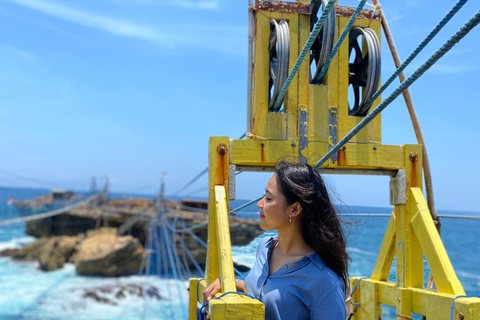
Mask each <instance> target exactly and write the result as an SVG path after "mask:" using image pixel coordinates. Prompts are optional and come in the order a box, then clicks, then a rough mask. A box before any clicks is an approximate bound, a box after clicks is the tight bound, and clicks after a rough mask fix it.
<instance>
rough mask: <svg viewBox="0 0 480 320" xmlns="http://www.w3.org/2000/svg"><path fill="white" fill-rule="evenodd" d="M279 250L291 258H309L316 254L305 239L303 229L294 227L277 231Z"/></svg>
mask: <svg viewBox="0 0 480 320" xmlns="http://www.w3.org/2000/svg"><path fill="white" fill-rule="evenodd" d="M277 232H278V242H277V249H279V250H280V251H281V252H282V254H284V255H289V256H307V255H310V254H312V253H314V252H315V250H313V249H312V248H311V247H310V246H309V245H308V244H307V243H306V242H305V240H304V239H303V236H302V232H301V228H298V227H295V226H294V225H292V226H291V227H290V228H286V229H282V230H277Z"/></svg>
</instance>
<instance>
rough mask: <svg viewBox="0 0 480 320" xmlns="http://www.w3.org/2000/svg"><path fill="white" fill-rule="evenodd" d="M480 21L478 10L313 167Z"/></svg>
mask: <svg viewBox="0 0 480 320" xmlns="http://www.w3.org/2000/svg"><path fill="white" fill-rule="evenodd" d="M479 22H480V11H478V12H477V13H476V14H475V15H474V16H473V17H472V18H471V19H470V20H469V21H468V22H467V23H466V24H465V25H464V26H463V27H462V28H460V30H459V31H457V32H456V33H455V34H454V35H453V36H452V37H450V39H448V40H447V41H446V42H445V43H444V44H443V45H442V47H441V48H440V49H438V50H437V51H435V53H434V54H433V55H432V56H431V57H430V58H429V59H428V60H427V61H426V62H425V63H423V64H422V65H421V66H420V67H419V68H418V69H417V70H415V72H413V73H412V75H411V76H410V77H408V78H407V79H406V80H405V82H402V84H401V85H400V86H399V87H398V88H397V89H395V90H394V91H393V92H392V94H390V96H389V97H388V98H387V99H386V100H384V101H383V102H382V103H380V104H379V105H378V106H377V107H376V108H375V109H373V110H372V112H370V113H369V114H368V115H367V116H365V118H363V119H362V121H360V122H359V123H358V124H357V125H356V126H355V127H354V128H353V129H352V130H351V131H350V132H349V133H347V135H346V136H345V137H344V138H342V140H340V141H339V142H338V143H337V144H336V145H335V146H333V147H332V149H330V150H329V151H328V152H327V153H326V154H325V155H324V156H323V157H322V158H321V159H320V160H319V161H318V162H317V163H316V164H315V165H314V166H313V167H314V168H315V169H318V168H319V167H320V166H321V165H322V164H323V163H324V162H325V161H327V160H328V159H329V158H330V157H331V156H332V155H333V154H334V153H335V152H337V151H338V150H340V148H341V147H343V146H344V145H345V144H346V143H347V142H348V141H349V140H350V139H351V138H352V137H353V136H355V135H356V134H357V133H358V132H359V131H360V130H361V129H363V128H364V127H365V126H366V125H367V124H368V123H369V122H370V121H372V120H373V119H374V118H375V117H376V116H377V115H378V114H379V113H380V112H382V111H383V109H385V108H386V107H387V106H388V105H389V104H390V103H391V102H392V101H393V100H395V99H396V98H397V97H398V96H399V95H400V94H401V93H402V92H403V91H404V90H405V89H407V88H408V87H409V86H410V85H411V84H412V83H413V82H415V81H416V80H417V79H418V78H419V77H420V76H421V75H422V74H423V73H425V71H427V70H428V69H430V67H431V66H432V65H434V64H435V62H437V61H438V59H440V58H441V57H443V56H444V55H445V54H446V53H447V52H448V51H449V50H450V49H451V48H452V47H453V46H454V45H455V44H456V43H458V42H459V41H460V40H461V39H462V38H463V37H465V35H467V34H468V32H470V30H472V29H473V28H474V27H475V26H477V25H478V23H479Z"/></svg>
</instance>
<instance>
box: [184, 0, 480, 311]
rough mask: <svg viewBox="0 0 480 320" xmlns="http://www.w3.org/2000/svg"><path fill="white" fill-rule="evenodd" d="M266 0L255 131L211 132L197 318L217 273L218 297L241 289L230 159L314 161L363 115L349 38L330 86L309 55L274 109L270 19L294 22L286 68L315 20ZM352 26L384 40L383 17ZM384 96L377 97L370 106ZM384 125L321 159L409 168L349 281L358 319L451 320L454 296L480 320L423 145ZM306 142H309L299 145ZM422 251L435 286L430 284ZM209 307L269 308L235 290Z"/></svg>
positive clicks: (345, 168) (375, 168)
mask: <svg viewBox="0 0 480 320" xmlns="http://www.w3.org/2000/svg"><path fill="white" fill-rule="evenodd" d="M297 2H298V3H297V5H298V7H299V8H300V7H302V5H303V6H307V4H304V3H303V2H307V1H297ZM269 3H270V4H272V6H275V5H276V4H280V5H278V6H276V7H275V8H273V7H270V8H266V7H265V4H266V2H263V3H262V5H259V3H258V2H257V3H256V5H255V7H254V8H252V9H253V10H254V12H255V17H256V35H255V65H254V72H253V83H254V85H255V90H253V96H252V101H253V102H252V119H253V123H252V132H249V134H247V139H246V140H232V139H229V138H228V137H212V138H211V139H210V144H209V190H210V191H209V225H208V250H207V264H206V270H205V271H206V272H205V276H206V279H191V280H190V302H189V317H190V319H196V312H197V309H198V306H197V305H198V303H200V304H203V303H204V301H203V296H202V294H201V292H202V291H203V290H204V289H205V288H206V286H207V283H211V282H212V281H213V280H214V279H216V278H220V279H221V284H222V288H221V291H220V292H219V293H218V294H217V296H216V297H217V298H218V297H220V295H221V294H223V293H226V292H234V291H235V290H236V288H235V281H234V272H233V261H232V253H231V246H230V234H229V227H228V209H227V208H228V205H227V201H228V199H227V196H226V195H228V194H229V193H228V189H229V165H236V166H242V168H245V169H248V170H250V171H264V170H265V169H266V168H268V167H270V168H272V167H274V166H275V164H276V162H277V161H279V160H282V159H287V160H289V161H292V162H308V163H309V164H311V165H313V164H315V163H316V161H318V159H320V158H321V157H322V156H323V155H324V154H325V153H326V152H327V151H328V150H329V148H331V147H332V146H333V145H334V144H335V141H339V140H340V139H341V138H343V137H344V136H345V135H346V134H347V133H348V132H349V131H350V130H351V129H352V128H353V127H354V126H355V125H356V124H357V123H359V122H360V121H361V120H362V119H363V118H362V117H355V116H350V115H348V38H347V39H345V41H344V43H343V44H342V46H341V47H340V50H339V52H338V54H337V55H336V57H335V58H334V59H333V61H332V64H331V65H330V68H329V71H328V73H327V78H326V81H325V84H323V85H310V84H309V66H308V63H307V61H309V57H308V55H307V57H306V58H305V60H306V62H305V63H303V65H302V66H301V67H300V69H299V72H298V74H297V75H296V77H295V78H294V80H293V82H292V84H291V85H290V88H289V90H288V93H287V95H286V97H285V100H284V101H285V102H284V112H283V113H272V112H269V111H268V72H269V60H268V59H269V53H268V39H269V33H270V24H269V21H270V19H277V20H287V21H288V23H289V27H290V39H291V47H290V52H291V59H290V69H291V68H292V67H293V64H294V63H295V59H294V58H295V57H297V56H298V54H299V53H300V50H301V48H303V45H304V44H305V42H306V41H307V39H308V36H309V33H310V17H309V15H308V14H305V11H304V10H303V11H300V10H299V11H298V12H297V11H296V10H295V8H293V9H291V10H285V9H278V10H277V9H276V8H280V7H281V6H282V5H283V7H289V4H291V2H290V3H289V2H275V1H272V2H269ZM304 8H305V7H304ZM344 9H345V8H343V7H337V30H336V31H337V37H338V35H339V34H340V33H341V32H342V31H343V29H344V27H345V25H346V24H347V22H348V20H349V17H348V15H345V12H349V11H348V10H344ZM364 11H365V12H366V14H365V15H363V17H367V16H370V17H371V16H372V14H371V11H369V10H364ZM350 12H352V11H350ZM360 16H361V17H362V15H360ZM355 26H360V27H367V26H369V27H370V28H372V29H373V30H374V31H375V32H376V33H377V35H378V38H379V39H380V33H381V24H380V21H379V20H378V19H377V18H375V19H366V18H359V19H357V21H356V22H355ZM249 85H251V84H249ZM379 102H380V98H379V99H377V101H376V102H375V103H374V105H373V107H375V106H376V105H378V103H379ZM373 107H372V108H373ZM301 114H303V118H302V117H301V116H300V115H301ZM332 119H333V120H334V121H333V120H332ZM380 127H381V119H380V116H378V117H377V118H376V119H375V120H373V121H372V122H371V123H370V124H369V125H367V126H366V127H365V128H364V129H362V130H361V131H360V133H359V134H358V135H357V136H356V137H355V138H354V139H352V140H351V141H350V142H349V143H347V144H346V145H345V146H344V147H343V148H342V149H341V150H340V151H339V152H338V153H337V155H336V157H333V158H332V159H330V160H329V161H328V162H326V163H325V164H323V166H322V167H323V168H322V170H323V171H324V172H325V171H327V172H332V173H334V172H336V173H346V174H356V173H358V172H359V171H361V172H362V173H363V174H376V173H377V172H379V171H384V172H390V173H391V172H393V173H400V172H401V173H402V174H403V173H404V176H403V175H401V177H400V178H398V177H397V178H396V179H398V181H400V183H398V184H397V185H393V186H391V194H392V199H394V201H395V206H394V210H393V213H392V216H391V218H390V221H389V224H388V227H387V229H386V232H385V237H384V240H383V243H382V246H381V248H380V252H379V255H378V258H377V262H376V264H375V267H374V270H373V272H372V274H371V276H370V278H369V279H362V280H360V279H359V278H352V279H351V285H352V287H353V286H354V285H355V284H356V283H357V282H358V281H360V283H359V284H358V288H357V290H356V291H355V293H354V295H353V302H356V303H359V305H360V307H359V308H358V311H357V313H356V314H355V315H354V318H353V319H355V320H360V319H361V320H363V319H380V318H381V315H382V307H381V305H382V304H385V305H390V306H393V307H396V308H397V318H398V319H409V318H410V317H411V316H412V313H416V314H421V315H424V316H426V317H427V320H443V319H445V320H447V319H450V308H451V306H452V303H453V306H454V319H464V320H473V319H480V298H456V297H458V296H461V295H464V294H465V292H464V290H463V288H462V285H461V284H460V282H459V280H458V278H457V277H456V275H455V272H454V270H453V267H452V265H451V263H450V261H449V259H448V256H447V253H446V251H445V248H444V247H443V243H442V241H441V239H440V237H439V235H438V232H437V231H436V229H435V226H434V224H433V220H432V218H431V216H430V213H429V211H428V207H427V205H426V203H425V200H424V198H423V195H422V191H421V188H422V148H421V145H401V146H389V145H382V144H381V128H380ZM302 130H303V131H302ZM302 141H303V143H304V145H301V144H302ZM305 141H306V143H305ZM398 176H400V175H398ZM402 195H403V196H402ZM424 255H425V257H426V259H427V262H428V264H429V266H430V269H431V272H432V274H433V277H434V280H435V284H436V287H437V291H433V290H426V289H424V278H423V256H424ZM395 256H396V281H395V283H393V282H388V281H387V279H388V275H389V273H390V268H391V265H392V263H393V260H394V257H395ZM209 313H210V316H211V319H212V320H215V319H263V318H264V306H263V304H262V303H261V302H259V301H257V300H254V299H250V298H248V297H245V296H243V295H239V294H235V293H232V294H228V295H225V296H222V297H221V298H218V299H214V300H211V301H210V302H209ZM460 315H461V317H460Z"/></svg>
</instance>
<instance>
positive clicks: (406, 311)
mask: <svg viewBox="0 0 480 320" xmlns="http://www.w3.org/2000/svg"><path fill="white" fill-rule="evenodd" d="M399 315H400V316H403V317H411V316H412V291H411V290H410V289H408V288H397V319H398V318H399V317H398V316H399ZM403 319H405V318H403ZM407 319H408V318H407Z"/></svg>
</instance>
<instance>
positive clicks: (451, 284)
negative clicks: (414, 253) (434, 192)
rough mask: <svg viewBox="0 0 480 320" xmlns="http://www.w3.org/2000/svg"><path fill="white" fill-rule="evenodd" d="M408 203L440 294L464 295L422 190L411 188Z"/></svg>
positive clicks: (412, 223)
mask: <svg viewBox="0 0 480 320" xmlns="http://www.w3.org/2000/svg"><path fill="white" fill-rule="evenodd" d="M407 202H408V203H409V207H410V210H411V211H412V212H413V213H414V215H413V217H412V219H411V225H412V228H413V230H414V232H415V234H416V235H417V237H418V239H419V243H420V245H421V247H422V249H423V251H424V253H425V257H426V258H427V261H428V264H429V266H430V269H431V271H432V274H433V277H434V279H435V284H436V286H437V289H438V292H440V293H448V294H454V295H464V294H465V291H464V290H463V287H462V285H461V283H460V281H459V280H458V278H457V275H456V274H455V271H454V269H453V266H452V264H451V262H450V259H449V258H448V255H447V252H446V250H445V247H444V246H443V243H442V240H441V239H440V236H439V234H438V232H437V229H436V228H435V224H434V223H433V220H432V217H431V215H430V211H429V210H428V206H427V203H426V202H425V199H424V198H423V195H422V191H421V189H420V188H410V192H409V193H408V196H407Z"/></svg>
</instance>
